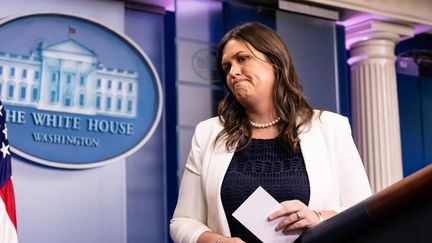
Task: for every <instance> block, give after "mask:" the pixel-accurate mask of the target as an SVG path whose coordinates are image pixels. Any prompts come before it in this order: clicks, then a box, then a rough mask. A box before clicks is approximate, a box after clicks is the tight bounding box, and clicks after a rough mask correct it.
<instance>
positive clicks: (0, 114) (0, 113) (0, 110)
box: [0, 104, 3, 116]
mask: <svg viewBox="0 0 432 243" xmlns="http://www.w3.org/2000/svg"><path fill="white" fill-rule="evenodd" d="M2 110H3V104H1V105H0V116H3V113H2Z"/></svg>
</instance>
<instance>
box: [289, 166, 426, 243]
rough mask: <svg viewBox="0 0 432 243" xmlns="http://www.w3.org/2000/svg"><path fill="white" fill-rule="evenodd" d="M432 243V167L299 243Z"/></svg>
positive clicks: (318, 228)
mask: <svg viewBox="0 0 432 243" xmlns="http://www.w3.org/2000/svg"><path fill="white" fill-rule="evenodd" d="M318 242H319V243H327V242H329V243H330V242H331V243H338V242H344V243H375V242H377V243H378V242H379V243H386V242H391V243H398V242H407V243H409V242H413V243H431V242H432V165H429V166H427V167H425V168H423V169H422V170H419V171H417V172H416V173H414V174H412V175H410V176H408V177H406V178H404V179H402V180H400V181H398V182H396V183H395V184H393V185H391V186H389V187H387V188H385V189H384V190H382V191H380V192H378V193H376V194H374V195H372V196H370V197H369V198H367V199H365V200H364V201H362V202H360V203H358V204H357V205H355V206H353V207H351V208H348V209H346V210H345V211H343V212H341V213H339V214H337V215H335V216H334V217H332V218H330V219H328V220H326V221H324V222H322V223H321V224H319V225H317V226H315V227H313V228H311V229H308V230H305V231H304V232H303V234H302V235H301V236H300V237H299V238H298V239H297V240H296V241H295V243H318Z"/></svg>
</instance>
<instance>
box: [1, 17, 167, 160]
mask: <svg viewBox="0 0 432 243" xmlns="http://www.w3.org/2000/svg"><path fill="white" fill-rule="evenodd" d="M0 99H1V100H2V102H3V105H4V106H5V109H6V122H7V128H8V134H9V138H8V139H9V142H10V144H11V148H12V152H13V153H15V154H16V155H18V156H21V157H23V158H25V159H28V160H30V161H34V162H37V163H41V164H44V165H48V166H54V167H61V168H91V167H96V166H101V165H104V164H107V163H109V162H113V161H119V160H121V159H123V158H125V157H127V156H128V155H130V154H132V153H134V152H135V151H136V150H138V149H139V148H140V147H142V146H143V145H144V144H145V143H146V141H147V140H148V139H149V138H150V137H151V136H152V134H153V132H154V131H155V129H156V127H157V125H158V123H159V120H160V117H161V111H162V88H161V84H160V80H159V77H158V75H157V73H156V71H155V68H154V67H153V64H152V63H151V61H150V59H149V58H148V57H147V55H146V54H145V53H144V52H143V51H142V50H141V49H140V48H139V47H138V45H137V44H135V43H134V42H133V41H132V40H130V39H129V38H128V37H126V36H125V35H123V34H120V33H118V32H116V31H115V30H113V29H111V28H109V27H108V26H105V25H103V24H101V23H99V22H97V21H95V20H92V19H89V18H85V17H82V16H74V15H69V14H58V13H32V14H24V15H19V16H11V17H7V18H4V19H2V20H0Z"/></svg>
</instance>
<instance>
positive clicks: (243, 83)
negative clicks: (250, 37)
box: [222, 39, 275, 106]
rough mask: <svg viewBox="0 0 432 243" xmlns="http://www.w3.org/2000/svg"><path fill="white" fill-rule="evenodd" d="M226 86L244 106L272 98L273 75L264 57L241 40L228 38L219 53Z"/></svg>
mask: <svg viewBox="0 0 432 243" xmlns="http://www.w3.org/2000/svg"><path fill="white" fill-rule="evenodd" d="M222 54H223V55H222V67H223V69H224V70H225V72H226V80H227V84H228V88H229V89H230V90H231V92H232V93H233V94H234V96H235V98H236V99H237V101H238V102H240V104H242V105H243V106H245V105H246V106H247V105H255V104H258V103H260V102H263V101H265V100H267V101H269V100H270V101H271V100H272V97H273V85H274V83H275V74H274V68H273V65H272V64H271V63H270V62H269V61H267V58H266V56H265V55H264V54H263V53H262V52H260V51H258V50H256V49H255V48H254V47H253V46H252V45H250V44H249V43H246V42H244V41H241V40H236V39H231V40H229V41H228V42H227V43H226V45H225V47H224V49H223V52H222Z"/></svg>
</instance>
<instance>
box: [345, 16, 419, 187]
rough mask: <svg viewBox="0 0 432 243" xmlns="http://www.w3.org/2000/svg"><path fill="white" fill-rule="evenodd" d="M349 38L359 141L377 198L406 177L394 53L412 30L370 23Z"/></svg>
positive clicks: (352, 31) (354, 28)
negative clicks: (381, 191)
mask: <svg viewBox="0 0 432 243" xmlns="http://www.w3.org/2000/svg"><path fill="white" fill-rule="evenodd" d="M410 31H411V32H410ZM346 33H347V47H348V48H349V49H350V54H351V57H350V58H349V60H348V63H349V64H350V66H351V95H352V99H351V100H352V115H353V120H352V123H353V124H352V127H353V136H354V139H355V141H356V143H357V146H358V149H359V152H360V156H361V157H362V159H363V162H364V165H365V168H366V171H367V174H368V176H369V180H370V182H371V187H372V190H373V191H374V192H377V191H380V190H382V189H383V188H385V187H387V186H389V185H391V184H393V183H394V182H396V181H398V180H400V179H402V177H403V174H402V152H401V141H400V126H399V107H398V97H397V84H396V68H395V60H396V56H395V54H394V48H395V44H396V43H397V42H398V41H399V39H400V35H410V34H411V35H412V29H411V28H409V27H406V26H400V25H395V24H390V23H384V22H379V21H376V20H369V21H366V22H363V23H361V24H357V25H355V26H350V27H347V31H346Z"/></svg>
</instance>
